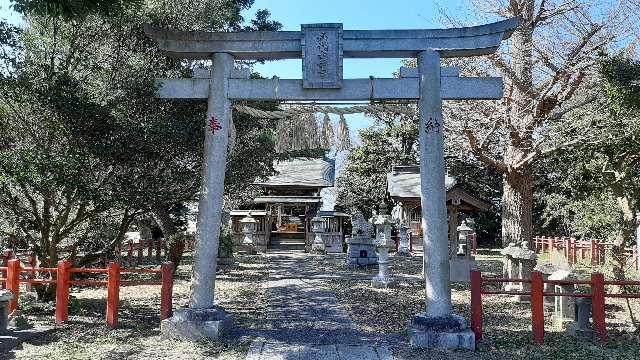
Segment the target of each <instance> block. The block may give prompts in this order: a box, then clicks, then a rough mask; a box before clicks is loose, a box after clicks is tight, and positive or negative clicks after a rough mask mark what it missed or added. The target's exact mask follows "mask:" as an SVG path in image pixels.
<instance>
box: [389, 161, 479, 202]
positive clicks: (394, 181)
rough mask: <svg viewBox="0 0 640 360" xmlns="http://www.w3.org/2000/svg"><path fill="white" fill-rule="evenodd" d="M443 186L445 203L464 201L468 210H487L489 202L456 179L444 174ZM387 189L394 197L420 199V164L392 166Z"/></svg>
mask: <svg viewBox="0 0 640 360" xmlns="http://www.w3.org/2000/svg"><path fill="white" fill-rule="evenodd" d="M444 187H445V190H446V191H447V203H448V202H450V201H451V202H453V204H455V205H459V204H460V201H462V202H464V203H465V204H466V205H465V207H467V208H468V209H469V210H472V211H477V210H487V209H488V208H490V207H491V203H490V202H488V201H486V200H483V199H481V198H480V197H478V196H476V195H474V194H472V193H470V192H468V191H466V190H465V189H464V188H463V187H462V186H461V184H460V183H459V182H458V180H457V179H456V178H455V177H453V176H449V175H445V178H444ZM387 191H388V192H389V195H390V196H391V197H392V198H395V199H398V200H400V199H411V200H412V201H414V200H417V201H420V166H394V167H393V169H392V170H391V172H390V173H388V174H387Z"/></svg>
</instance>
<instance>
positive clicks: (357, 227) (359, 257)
mask: <svg viewBox="0 0 640 360" xmlns="http://www.w3.org/2000/svg"><path fill="white" fill-rule="evenodd" d="M351 224H352V227H351V228H352V230H351V236H349V237H347V246H348V248H347V259H346V261H347V265H348V266H349V267H357V266H370V265H377V264H378V256H377V255H376V248H375V246H374V244H373V240H371V230H370V227H369V223H368V222H367V221H366V220H365V219H364V216H362V213H360V212H356V213H355V214H353V216H352V217H351Z"/></svg>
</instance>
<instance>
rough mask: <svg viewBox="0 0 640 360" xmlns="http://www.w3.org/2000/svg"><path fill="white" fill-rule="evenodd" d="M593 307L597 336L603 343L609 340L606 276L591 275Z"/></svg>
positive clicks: (594, 326)
mask: <svg viewBox="0 0 640 360" xmlns="http://www.w3.org/2000/svg"><path fill="white" fill-rule="evenodd" d="M591 306H592V309H591V312H592V315H593V328H594V330H595V332H596V336H597V337H598V338H599V339H600V340H601V341H605V340H607V325H606V322H605V307H604V275H602V274H601V273H593V274H591Z"/></svg>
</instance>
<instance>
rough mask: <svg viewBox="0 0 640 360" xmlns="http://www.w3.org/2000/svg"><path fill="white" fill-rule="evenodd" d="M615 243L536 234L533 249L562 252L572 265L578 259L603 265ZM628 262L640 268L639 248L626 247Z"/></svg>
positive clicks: (544, 251)
mask: <svg viewBox="0 0 640 360" xmlns="http://www.w3.org/2000/svg"><path fill="white" fill-rule="evenodd" d="M612 246H613V243H608V242H605V241H602V240H598V239H576V238H572V237H545V236H536V237H534V238H533V249H534V250H535V251H536V252H537V253H550V252H552V251H558V252H561V253H562V254H563V255H564V256H565V257H566V258H567V261H568V263H569V264H570V265H573V264H575V263H576V262H577V261H578V260H585V259H587V258H590V259H591V265H603V264H604V263H605V255H606V254H607V252H608V251H610V250H611V247H612ZM625 254H626V256H627V259H628V261H627V264H629V265H631V266H634V268H636V269H640V259H639V254H638V249H636V248H627V249H625Z"/></svg>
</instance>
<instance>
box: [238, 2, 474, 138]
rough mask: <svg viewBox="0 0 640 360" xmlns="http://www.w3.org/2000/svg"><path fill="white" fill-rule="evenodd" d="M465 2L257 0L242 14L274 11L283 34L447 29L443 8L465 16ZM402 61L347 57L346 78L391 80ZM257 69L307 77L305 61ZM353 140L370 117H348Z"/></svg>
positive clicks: (268, 74) (282, 75)
mask: <svg viewBox="0 0 640 360" xmlns="http://www.w3.org/2000/svg"><path fill="white" fill-rule="evenodd" d="M463 5H464V1H455V0H442V1H435V0H422V1H421V0H394V1H388V0H384V1H383V0H371V1H364V0H359V1H355V0H323V1H300V0H298V1H296V0H256V1H255V3H254V5H253V7H252V8H251V9H250V10H249V11H246V12H245V13H243V16H244V17H245V18H246V19H251V18H253V17H254V14H255V12H256V11H257V10H259V9H265V8H266V9H269V11H271V17H272V18H273V19H274V20H278V21H280V22H281V23H282V25H283V30H293V31H296V30H300V24H312V23H342V24H343V28H344V29H345V30H367V29H421V28H439V27H442V26H441V24H440V21H439V18H440V10H441V9H442V10H444V11H445V12H446V13H447V14H449V15H455V14H461V13H462V12H463V10H462V8H463ZM400 60H401V59H345V60H344V75H343V76H344V78H345V79H347V78H367V77H369V76H370V75H373V76H375V77H391V76H392V74H393V72H394V71H397V70H398V67H399V66H400ZM256 71H258V72H259V73H260V74H262V75H264V76H266V77H272V76H274V75H276V76H279V77H280V78H284V79H296V78H300V77H301V76H302V63H301V60H297V59H296V60H281V61H272V62H268V63H266V64H264V65H257V66H256ZM347 120H348V121H349V126H350V128H351V133H352V136H353V137H354V140H356V141H357V140H358V136H357V131H358V130H359V129H362V128H364V127H367V126H370V125H371V123H372V121H371V119H368V118H366V117H365V116H363V115H359V114H355V115H349V116H348V117H347Z"/></svg>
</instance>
